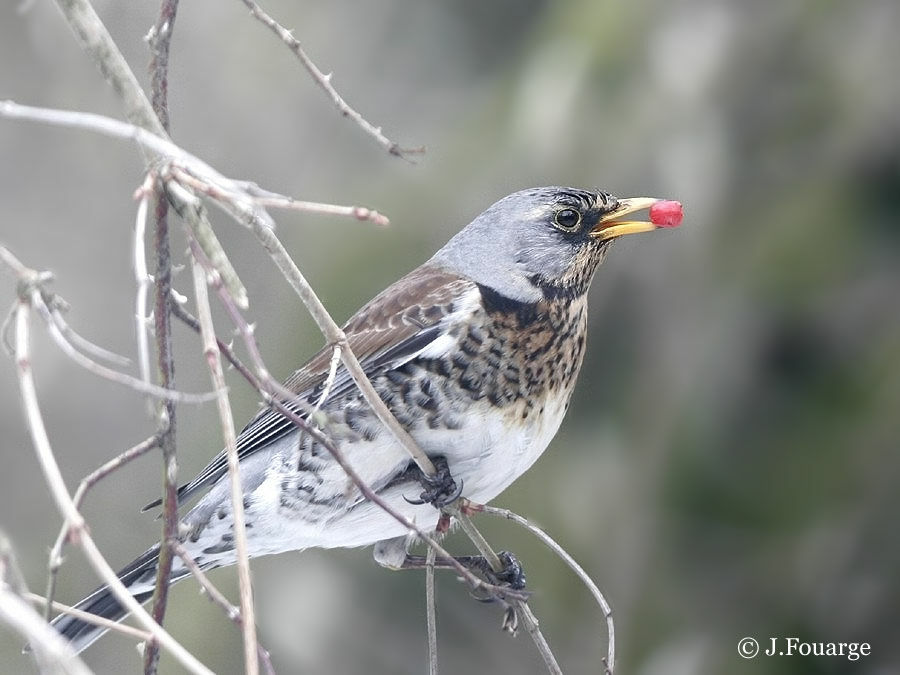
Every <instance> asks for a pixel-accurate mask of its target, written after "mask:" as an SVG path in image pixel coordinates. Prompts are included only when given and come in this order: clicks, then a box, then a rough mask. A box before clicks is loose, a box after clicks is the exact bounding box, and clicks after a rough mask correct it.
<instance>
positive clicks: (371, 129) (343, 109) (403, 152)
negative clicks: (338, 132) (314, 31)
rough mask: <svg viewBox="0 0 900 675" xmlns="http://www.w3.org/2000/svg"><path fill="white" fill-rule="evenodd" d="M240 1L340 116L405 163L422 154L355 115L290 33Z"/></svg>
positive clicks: (247, 0) (257, 8) (251, 3)
mask: <svg viewBox="0 0 900 675" xmlns="http://www.w3.org/2000/svg"><path fill="white" fill-rule="evenodd" d="M241 1H242V2H243V3H244V4H245V5H247V8H248V9H249V10H250V14H252V15H253V16H254V17H255V18H256V19H258V20H259V21H260V22H262V23H263V24H264V25H265V26H266V27H268V28H269V29H270V30H271V31H272V32H273V33H275V35H277V36H278V37H279V38H280V39H281V41H282V42H284V44H286V45H287V47H288V49H290V50H291V51H292V52H294V54H295V55H296V56H297V58H298V59H300V63H302V64H303V67H304V68H305V69H306V71H307V72H308V73H309V74H310V76H312V78H313V80H314V81H315V83H316V84H318V85H319V86H320V87H321V88H322V90H323V91H324V92H325V93H326V94H328V96H329V98H331V101H332V102H333V103H334V105H335V106H336V107H337V109H338V111H339V112H340V113H341V115H343V116H344V117H346V118H348V119H350V120H353V122H355V123H356V124H357V125H358V126H359V127H360V128H361V129H362V130H363V131H364V132H366V133H367V134H369V135H370V136H371V137H372V138H374V139H375V141H376V142H377V143H378V144H379V145H380V146H381V147H383V148H384V149H385V150H387V151H388V152H389V153H390V154H392V155H395V156H397V157H402V158H404V159H406V160H407V161H411V160H410V159H409V156H410V155H420V154H422V153H424V152H425V148H424V147H418V148H401V147H400V145H399V144H398V143H395V142H394V141H392V140H390V139H389V138H388V137H387V136H385V135H384V134H383V133H382V132H381V127H376V126H374V125H373V124H371V123H370V122H369V121H368V120H366V119H365V118H364V117H363V116H362V115H360V114H359V113H358V112H356V110H354V109H353V108H351V107H350V106H349V105H348V104H347V102H346V101H345V100H344V99H343V97H342V96H341V95H340V94H338V92H337V90H336V89H335V88H334V87H333V86H332V85H331V73H329V74H327V75H326V74H325V73H323V72H322V71H321V70H319V68H318V66H316V64H315V63H313V61H312V59H310V58H309V56H307V55H306V52H305V51H303V47H301V46H300V43H299V42H298V41H297V39H296V38H295V37H294V36H293V35H292V34H291V31H289V30H287V29H286V28H284V27H283V26H282V25H281V24H280V23H278V22H277V21H275V19H273V18H272V17H271V16H269V15H268V14H266V12H265V11H263V9H262V8H261V7H260V6H259V5H258V4H256V2H254V1H253V0H241Z"/></svg>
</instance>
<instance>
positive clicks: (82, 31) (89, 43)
mask: <svg viewBox="0 0 900 675" xmlns="http://www.w3.org/2000/svg"><path fill="white" fill-rule="evenodd" d="M56 4H57V5H58V6H59V8H60V10H61V11H62V13H63V16H65V18H66V21H67V22H68V24H69V27H70V28H71V29H72V31H73V32H74V33H75V36H76V38H77V39H78V41H79V43H80V44H81V47H82V49H84V51H85V52H87V53H88V54H89V55H90V56H91V57H92V58H93V59H94V63H95V64H96V65H97V67H98V68H99V69H100V72H101V73H102V74H103V76H104V77H105V78H106V80H107V81H108V82H109V84H110V86H112V88H113V90H114V91H115V93H116V95H117V96H118V97H119V98H120V99H121V100H122V104H123V105H124V107H125V116H126V117H127V118H128V120H129V121H130V122H132V123H133V124H135V125H137V126H139V127H141V128H143V129H147V130H148V131H150V132H151V133H153V134H155V135H156V136H161V137H164V138H168V134H167V132H166V129H165V127H164V126H163V124H162V122H161V121H160V119H159V117H158V116H157V114H156V112H155V111H154V110H153V106H152V105H151V104H150V101H148V100H147V96H146V95H145V94H144V90H143V89H142V88H141V85H140V83H139V82H138V79H137V77H135V74H134V72H132V70H131V68H130V67H129V66H128V62H127V61H126V60H125V57H124V56H122V53H121V52H120V51H119V47H118V46H117V45H116V43H115V41H114V40H113V39H112V36H111V35H110V34H109V31H108V30H106V26H104V25H103V22H102V21H101V20H100V17H99V16H97V12H95V11H94V8H93V7H92V6H91V3H90V2H89V0H56ZM169 27H170V28H171V25H170V26H169ZM2 108H3V106H2V104H0V113H2ZM151 150H152V149H151ZM156 154H157V153H156V152H155V151H151V153H150V155H151V156H150V157H149V158H148V157H145V164H146V165H147V167H148V168H150V167H151V165H154V164H156V163H157V160H158V159H159V158H158V157H156V156H155V155H156ZM173 205H174V207H175V210H176V211H177V212H178V214H179V215H180V216H182V217H183V218H187V220H188V223H189V224H190V227H191V229H193V230H195V231H196V232H198V233H199V234H198V238H199V239H200V240H201V241H202V242H203V244H204V246H205V247H206V249H205V250H206V251H207V255H209V256H210V258H211V259H212V260H213V261H215V262H216V264H217V266H221V267H220V272H221V273H222V275H223V276H224V278H225V283H226V284H227V285H228V287H229V288H230V289H231V291H232V293H234V294H235V297H236V298H237V299H238V304H239V305H240V306H241V307H244V308H246V307H247V291H246V289H244V286H243V284H242V283H241V280H240V278H239V277H238V275H237V272H235V270H234V268H233V267H231V263H230V261H228V258H227V257H226V256H224V251H223V250H222V246H221V244H220V243H219V241H218V239H217V238H216V235H215V233H214V232H213V230H212V226H211V225H210V224H209V221H208V220H207V219H206V217H205V214H203V213H202V212H197V211H195V210H193V209H191V208H189V207H190V204H189V202H186V201H181V200H178V199H177V198H176V200H175V201H174V202H173Z"/></svg>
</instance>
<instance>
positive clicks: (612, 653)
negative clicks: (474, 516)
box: [481, 506, 616, 675]
mask: <svg viewBox="0 0 900 675" xmlns="http://www.w3.org/2000/svg"><path fill="white" fill-rule="evenodd" d="M481 510H482V511H483V512H484V513H487V514H489V515H492V516H500V517H501V518H506V519H507V520H511V521H513V522H514V523H516V524H517V525H521V526H522V527H524V528H525V529H526V530H528V531H529V532H531V533H532V534H533V535H534V536H536V537H537V538H538V539H540V540H541V542H542V543H543V544H544V545H545V546H547V548H549V549H550V550H551V551H553V552H554V553H555V554H556V555H557V556H558V557H559V558H560V559H561V560H562V561H563V562H564V563H565V564H566V565H568V566H569V568H570V569H571V570H572V571H573V572H575V574H576V575H577V576H578V578H579V579H581V582H582V583H583V584H584V585H585V586H586V587H587V589H588V590H589V591H590V592H591V595H593V596H594V599H595V600H596V601H597V604H598V605H600V609H601V610H602V611H603V616H604V617H605V618H606V630H607V632H608V636H609V641H608V648H607V655H606V659H605V664H606V673H607V675H612V673H613V671H614V669H615V666H616V628H615V624H614V622H613V615H612V608H611V607H610V605H609V603H608V602H607V601H606V598H605V597H604V595H603V593H602V592H601V591H600V589H599V588H598V587H597V584H595V583H594V580H593V579H591V577H590V576H588V574H587V572H585V571H584V568H583V567H582V566H581V565H579V564H578V563H577V562H576V561H575V559H574V558H573V557H572V556H571V555H569V553H568V552H567V551H566V550H565V549H564V548H563V547H562V546H560V545H559V544H558V543H557V542H556V541H555V540H554V539H553V538H552V537H551V536H550V535H549V534H547V533H546V532H544V531H543V530H542V529H541V528H539V527H538V526H537V525H534V524H533V523H531V522H530V521H528V520H527V519H526V518H523V517H522V516H520V515H519V514H517V513H514V512H512V511H510V510H509V509H500V508H497V507H494V506H484V507H482V508H481Z"/></svg>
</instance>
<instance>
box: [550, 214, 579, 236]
mask: <svg viewBox="0 0 900 675" xmlns="http://www.w3.org/2000/svg"><path fill="white" fill-rule="evenodd" d="M553 222H554V224H555V225H556V227H558V228H559V229H560V230H563V231H564V232H574V231H575V229H576V228H577V227H578V225H579V224H581V214H580V213H578V211H576V210H575V209H560V210H559V211H557V212H556V217H555V218H554V219H553Z"/></svg>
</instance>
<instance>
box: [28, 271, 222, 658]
mask: <svg viewBox="0 0 900 675" xmlns="http://www.w3.org/2000/svg"><path fill="white" fill-rule="evenodd" d="M27 281H28V280H27V278H25V279H23V283H27ZM24 291H25V289H23V294H22V295H21V296H20V300H19V304H18V307H17V309H16V316H15V325H16V345H15V346H16V366H17V371H18V377H19V388H20V391H21V397H22V404H23V406H24V409H25V419H26V422H27V424H28V430H29V432H30V434H31V439H32V443H33V444H34V447H35V452H36V454H37V457H38V462H39V464H40V466H41V470H42V472H43V473H44V477H45V479H46V481H47V485H48V487H49V489H50V492H51V496H52V497H53V500H54V502H56V506H57V509H58V510H59V512H60V514H62V516H63V518H64V519H65V520H66V522H67V523H68V525H69V528H70V531H71V532H72V540H73V541H75V542H78V543H79V544H80V546H81V547H82V549H83V550H84V553H85V555H86V556H87V558H88V561H89V562H90V564H91V566H92V567H93V568H94V570H95V571H96V572H97V574H98V575H99V576H100V578H101V579H102V580H103V582H104V583H106V584H107V585H108V586H109V588H110V591H111V592H112V594H113V595H114V596H115V598H116V600H118V601H119V603H121V604H122V606H123V607H125V608H126V609H127V610H128V611H129V612H130V613H132V614H134V616H135V618H136V619H137V621H138V622H139V623H140V624H141V625H143V626H144V627H145V628H146V629H147V630H148V631H149V632H150V633H152V634H153V637H154V639H155V640H156V641H158V642H159V643H160V644H161V645H162V646H163V647H164V648H165V649H166V650H167V651H169V652H170V653H171V654H172V655H173V656H174V657H175V658H176V659H177V660H178V662H179V663H181V664H182V665H183V666H184V667H185V668H187V669H188V670H189V671H190V672H192V673H202V674H204V675H207V674H209V675H211V672H212V671H210V670H209V669H208V668H207V667H206V666H204V665H203V664H202V663H200V662H199V661H198V660H197V658H196V657H194V655H193V654H191V653H190V652H189V651H187V650H186V649H185V648H184V647H182V646H181V644H179V643H178V642H177V641H176V640H175V639H174V638H172V636H171V635H169V633H168V632H166V631H165V629H163V627H162V626H160V625H159V624H158V623H156V622H155V621H154V620H153V619H152V618H151V617H150V615H149V614H148V613H147V612H146V610H144V608H143V607H141V605H140V603H138V601H137V600H135V599H134V597H133V596H132V595H131V593H129V592H128V589H127V588H125V586H124V584H123V583H122V582H121V581H120V580H119V578H118V577H117V576H116V573H115V571H114V570H113V569H112V567H110V566H109V563H107V562H106V559H105V558H104V557H103V554H102V553H101V552H100V550H99V549H98V548H97V546H96V545H95V544H94V540H93V539H92V538H91V536H90V533H89V532H88V530H87V528H86V527H85V525H84V519H83V518H82V516H81V514H80V513H79V512H78V509H77V508H75V504H74V503H73V501H72V499H71V497H70V496H69V492H68V490H67V489H66V486H65V483H64V481H63V478H62V474H61V473H60V470H59V465H58V464H57V462H56V458H55V457H54V455H53V450H52V448H51V446H50V439H49V438H48V437H47V430H46V428H45V427H44V421H43V417H42V415H41V412H40V407H39V406H38V401H37V392H36V390H35V386H34V378H33V377H32V371H31V353H30V347H29V339H30V338H29V330H28V321H29V318H30V309H31V308H30V305H29V304H28V300H29V298H34V297H35V296H37V295H38V293H37V292H36V291H35V292H32V293H31V294H30V295H29V294H28V293H27V292H24Z"/></svg>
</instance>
